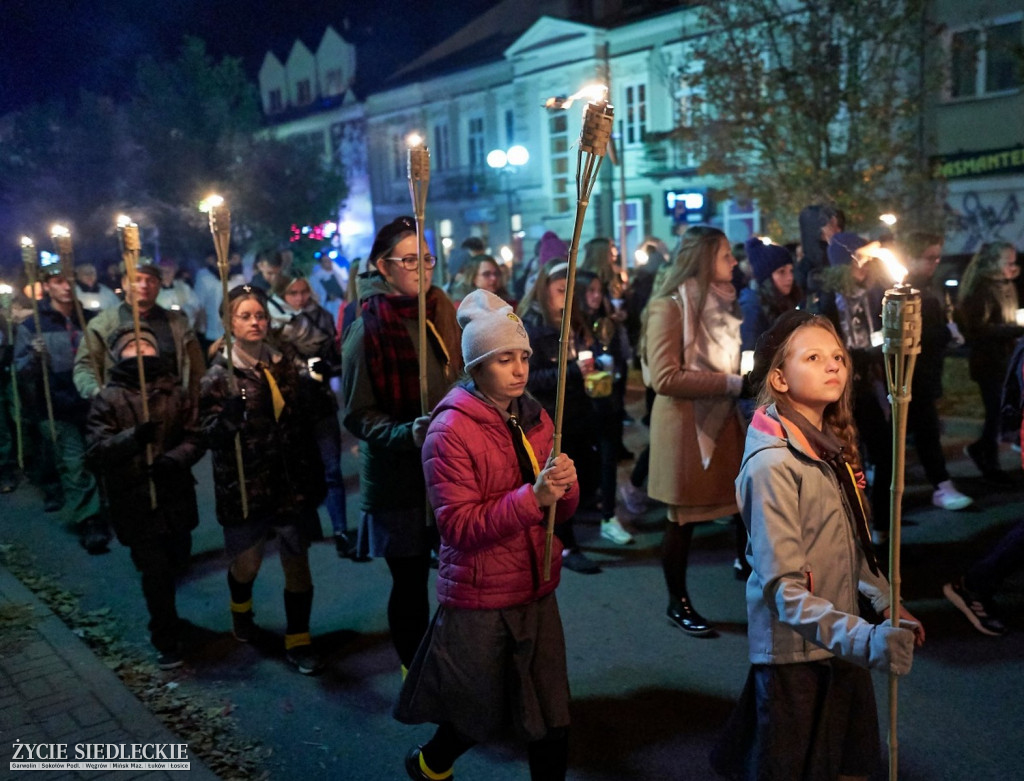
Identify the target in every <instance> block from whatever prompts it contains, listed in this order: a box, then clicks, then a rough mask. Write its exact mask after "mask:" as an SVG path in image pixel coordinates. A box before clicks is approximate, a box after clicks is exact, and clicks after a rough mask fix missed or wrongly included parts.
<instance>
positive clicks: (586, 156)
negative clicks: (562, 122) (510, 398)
mask: <svg viewBox="0 0 1024 781" xmlns="http://www.w3.org/2000/svg"><path fill="white" fill-rule="evenodd" d="M613 119H614V109H613V108H612V106H611V104H610V103H608V101H607V100H605V99H604V98H601V99H599V100H596V101H592V102H589V103H587V107H586V108H585V109H584V111H583V129H582V130H581V131H580V142H579V151H578V153H577V156H576V223H575V226H574V227H573V232H572V243H571V244H570V245H569V275H568V278H567V280H566V283H565V309H563V310H562V329H561V332H560V336H559V339H558V385H557V388H556V391H555V420H554V424H555V435H554V442H553V446H552V449H551V457H552V458H555V457H557V456H558V455H559V453H561V452H562V416H563V413H564V411H565V376H566V364H567V363H568V360H569V344H570V342H571V340H572V338H573V335H572V333H571V332H570V323H571V322H572V305H573V302H572V299H573V292H574V288H575V285H576V257H577V255H578V254H579V248H580V236H581V234H582V233H583V218H584V216H585V215H586V213H587V205H588V204H589V203H590V194H591V192H592V191H593V189H594V183H595V182H596V181H597V172H598V169H599V168H600V167H601V161H602V160H603V159H604V155H605V152H606V151H607V148H608V140H609V139H610V138H611V132H612V120H613ZM547 521H548V523H547V533H546V536H545V539H544V573H543V574H544V580H545V581H548V580H551V549H552V538H553V536H554V533H555V505H551V506H550V507H549V508H548V518H547Z"/></svg>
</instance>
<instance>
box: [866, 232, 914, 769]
mask: <svg viewBox="0 0 1024 781" xmlns="http://www.w3.org/2000/svg"><path fill="white" fill-rule="evenodd" d="M871 254H873V255H875V256H876V257H879V258H881V260H882V261H883V262H884V263H885V264H886V266H887V267H888V269H889V273H890V274H892V276H893V278H894V279H896V284H895V285H893V286H892V287H891V288H890V289H889V290H886V291H885V297H884V298H883V299H882V340H883V341H882V353H883V354H884V355H885V379H886V383H887V385H888V389H889V398H890V400H891V404H892V452H893V458H892V467H893V468H892V492H891V496H890V503H889V510H890V513H889V590H890V591H889V623H890V624H891V625H892V626H899V620H900V528H901V521H902V511H903V477H904V471H905V469H906V463H905V462H906V437H907V408H908V407H909V405H910V388H911V380H912V379H913V376H914V364H915V363H916V362H917V356H918V355H920V353H921V294H920V293H919V292H918V291H917V290H915V289H914V288H912V287H911V286H910V285H905V284H903V278H904V277H905V276H906V273H907V270H906V269H905V268H904V267H903V266H902V265H900V264H899V263H898V262H897V261H896V258H895V256H894V255H893V253H892V251H891V250H888V249H886V248H879V249H876V250H873V251H872V253H871ZM898 683H899V677H898V676H897V675H896V674H895V673H889V778H890V779H891V781H895V779H896V778H897V772H898V761H897V760H898V753H899V741H898V739H897V719H898V710H899V708H898Z"/></svg>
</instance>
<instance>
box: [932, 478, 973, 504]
mask: <svg viewBox="0 0 1024 781" xmlns="http://www.w3.org/2000/svg"><path fill="white" fill-rule="evenodd" d="M932 504H934V505H935V506H936V507H941V508H942V509H943V510H962V509H964V508H965V507H970V506H971V505H972V504H974V500H973V499H972V498H971V497H969V496H965V495H964V494H962V493H960V492H959V491H958V490H956V488H954V487H953V481H952V480H943V481H942V482H941V483H939V487H938V488H936V489H935V493H933V494H932Z"/></svg>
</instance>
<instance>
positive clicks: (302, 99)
mask: <svg viewBox="0 0 1024 781" xmlns="http://www.w3.org/2000/svg"><path fill="white" fill-rule="evenodd" d="M295 92H296V95H295V100H296V103H297V104H298V105H300V106H305V105H306V104H307V103H310V102H311V101H312V100H313V91H312V90H311V89H310V86H309V79H302V81H300V82H298V83H297V84H296V85H295Z"/></svg>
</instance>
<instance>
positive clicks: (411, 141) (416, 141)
mask: <svg viewBox="0 0 1024 781" xmlns="http://www.w3.org/2000/svg"><path fill="white" fill-rule="evenodd" d="M405 144H406V146H408V147H409V148H410V149H415V148H416V147H420V146H423V136H421V135H420V134H419V133H410V134H409V135H407V136H406V137H405Z"/></svg>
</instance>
